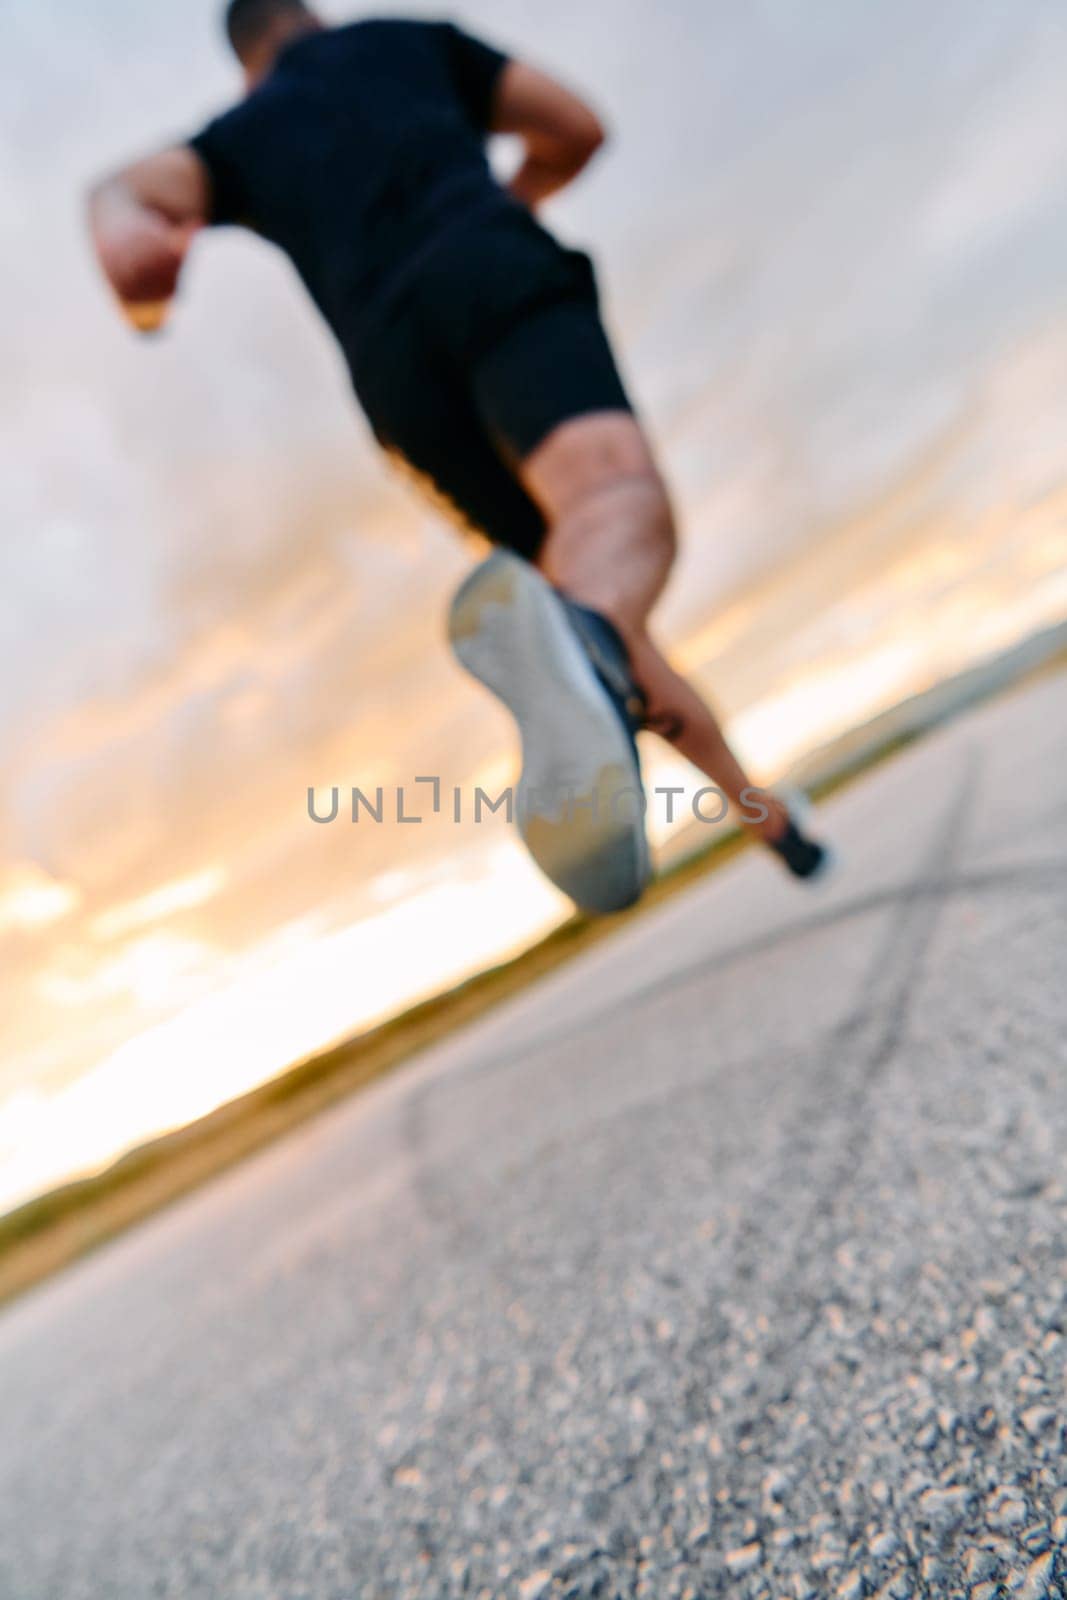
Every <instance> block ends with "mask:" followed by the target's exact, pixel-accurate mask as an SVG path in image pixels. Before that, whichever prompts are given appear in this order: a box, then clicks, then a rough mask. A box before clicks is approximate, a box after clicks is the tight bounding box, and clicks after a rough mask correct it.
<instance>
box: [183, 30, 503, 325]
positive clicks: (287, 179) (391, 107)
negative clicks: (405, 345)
mask: <svg viewBox="0 0 1067 1600" xmlns="http://www.w3.org/2000/svg"><path fill="white" fill-rule="evenodd" d="M506 62H507V57H506V56H504V55H502V54H501V53H500V52H499V51H498V50H494V49H492V48H491V47H490V46H489V45H486V44H483V43H481V42H480V41H479V40H476V39H472V38H471V37H469V35H467V34H465V33H463V32H462V31H461V30H460V29H459V28H457V27H455V26H454V25H453V24H451V23H448V22H431V23H427V22H409V21H365V22H357V23H353V24H351V25H350V26H348V27H343V28H331V29H326V30H324V31H322V32H316V33H309V34H305V35H302V36H301V37H300V38H298V39H297V40H296V41H294V43H293V44H291V45H289V46H288V47H287V48H286V49H285V50H283V52H282V54H281V55H280V56H279V58H278V61H277V64H276V66H275V67H274V70H273V71H272V72H271V74H270V76H269V77H268V78H267V79H266V80H265V81H264V82H263V83H262V84H261V85H260V87H259V88H257V89H256V90H255V92H254V93H253V94H251V95H250V96H249V97H248V99H246V100H244V101H242V102H241V103H240V104H239V105H237V106H235V107H234V108H233V110H232V111H227V112H226V113H225V114H224V115H223V116H221V117H219V118H217V119H216V120H215V121H214V122H212V123H210V124H209V125H208V127H206V128H205V129H204V130H203V132H202V133H200V134H198V135H197V136H196V137H195V138H194V139H192V140H190V144H191V146H192V148H193V149H194V150H195V151H196V152H197V154H198V155H199V156H200V157H201V159H202V160H203V161H204V162H205V164H206V165H207V167H208V170H209V171H210V173H211V178H212V184H213V213H212V218H211V220H212V221H213V222H215V223H219V224H226V223H240V224H242V225H243V226H245V227H249V228H252V229H254V230H255V231H256V232H257V233H260V234H262V235H263V236H264V237H265V238H267V239H270V240H272V241H273V243H275V244H277V245H279V246H280V247H281V248H282V249H283V250H284V251H285V252H286V254H287V255H289V256H290V257H291V259H292V261H293V262H294V264H295V265H296V268H297V270H298V271H299V273H300V275H301V277H302V278H303V280H304V282H305V283H306V285H307V287H308V289H309V290H310V292H311V294H312V296H313V297H314V299H315V301H316V303H317V304H318V306H319V307H320V309H321V310H322V312H323V314H324V315H325V317H326V318H327V320H328V321H329V322H330V324H331V325H332V327H333V328H334V329H335V331H336V332H337V333H338V335H339V336H340V337H341V339H342V341H343V342H344V343H345V344H347V345H350V344H351V343H352V342H354V341H356V340H358V338H359V334H360V330H361V327H362V326H365V325H366V324H367V322H368V321H369V320H371V319H373V317H374V315H375V314H376V312H378V311H380V309H381V306H382V304H383V301H384V300H386V299H388V298H389V296H390V293H391V291H395V289H396V288H397V287H398V286H399V285H400V284H401V283H402V282H403V281H404V280H405V279H406V278H407V277H408V276H409V275H410V274H411V271H412V269H413V266H414V265H415V264H416V263H417V261H418V259H419V256H420V254H421V253H423V252H424V251H425V250H426V249H427V246H428V245H430V244H432V241H433V240H434V238H435V237H436V236H437V235H438V234H439V233H440V232H441V231H442V230H443V229H445V228H446V226H447V225H448V223H449V222H450V221H451V220H452V219H454V218H455V217H456V216H457V215H462V214H464V213H465V212H466V211H467V210H468V209H472V208H477V207H480V206H482V205H493V204H497V203H499V204H500V205H509V204H510V202H509V200H508V199H507V197H506V195H505V193H504V191H503V190H502V189H501V188H500V187H499V186H498V185H497V184H496V181H495V179H494V178H493V176H492V173H491V171H490V168H489V164H488V160H487V157H486V151H485V141H486V130H487V126H488V122H489V116H490V105H491V101H492V95H493V89H494V86H495V84H496V81H497V79H498V77H499V75H500V73H501V71H502V69H503V67H504V66H505V64H506Z"/></svg>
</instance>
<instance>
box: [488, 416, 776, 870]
mask: <svg viewBox="0 0 1067 1600" xmlns="http://www.w3.org/2000/svg"><path fill="white" fill-rule="evenodd" d="M520 475H521V477H522V480H523V482H524V484H525V485H526V488H527V490H528V491H529V492H530V494H531V495H532V496H533V497H534V499H535V500H536V501H537V502H538V504H539V505H540V506H541V507H542V509H543V511H544V513H545V516H546V519H547V521H548V527H549V531H548V536H547V538H546V540H545V543H544V546H543V548H542V552H541V556H540V559H539V565H540V567H541V570H542V571H543V572H544V574H545V576H546V577H547V578H548V580H549V582H550V583H552V584H554V585H555V586H556V588H558V589H560V590H562V591H563V592H564V593H565V594H567V595H568V596H570V598H572V599H574V600H577V601H580V602H581V603H582V604H583V605H587V606H591V607H592V608H593V609H594V610H596V611H599V612H601V613H602V614H603V615H604V616H606V617H608V618H609V619H610V620H611V621H612V622H613V623H614V624H615V626H616V627H617V628H618V630H619V632H620V633H621V634H622V636H623V638H624V640H625V642H626V645H627V648H628V649H629V652H630V660H631V665H632V667H633V672H634V677H635V679H636V680H637V683H638V685H639V686H640V688H641V689H642V691H643V692H644V694H645V696H646V697H647V700H648V710H649V721H650V723H651V725H653V726H654V727H655V728H656V729H657V731H659V730H662V732H663V735H664V737H665V738H667V739H668V740H669V741H670V743H671V744H673V745H674V747H675V749H677V750H678V751H679V752H680V753H681V754H682V755H683V756H685V758H686V759H687V760H688V761H691V762H692V763H693V764H694V766H696V767H698V768H699V769H700V770H701V771H702V772H704V773H706V774H707V776H708V777H709V778H710V779H711V780H712V782H713V783H714V784H716V785H717V786H718V787H719V788H720V789H721V790H722V791H723V792H724V793H725V794H726V795H727V796H728V797H729V799H730V800H731V801H733V802H734V804H735V806H737V807H738V808H739V810H741V817H742V821H743V822H745V823H746V825H747V826H749V827H750V828H752V829H753V831H754V832H756V833H758V834H759V836H760V837H761V838H763V839H764V840H765V841H767V842H772V841H774V840H777V839H779V838H780V837H781V836H782V834H783V833H784V831H785V828H786V825H787V822H788V814H787V812H786V810H785V807H784V806H783V805H782V804H781V803H780V801H778V800H776V799H775V798H774V797H773V796H771V795H768V794H765V793H764V792H762V791H761V792H760V798H761V801H762V804H763V806H764V807H765V809H766V811H767V813H768V815H767V817H766V820H763V821H757V820H756V819H755V817H754V816H753V814H752V813H753V810H754V808H753V807H752V806H751V805H750V806H749V807H748V811H747V813H746V812H745V810H744V809H743V808H744V805H745V801H744V798H743V797H744V795H745V792H746V791H748V792H749V795H750V796H751V792H752V791H753V790H754V789H755V787H756V786H755V785H754V784H753V783H752V781H751V779H750V778H749V777H748V775H747V774H746V773H745V771H744V769H743V768H742V767H741V765H740V763H739V762H738V760H737V758H736V756H735V755H734V754H733V751H732V750H731V749H730V747H729V745H728V744H727V742H726V739H725V737H724V736H723V732H722V729H721V728H720V727H719V724H718V722H717V721H716V719H715V716H714V714H713V713H712V711H711V709H710V707H709V706H708V705H707V704H706V703H705V701H704V700H703V699H702V698H701V697H700V695H698V694H697V692H696V690H695V689H693V688H692V686H691V685H690V684H688V683H687V682H686V681H685V679H684V678H682V677H680V676H679V674H678V673H677V672H675V671H674V669H673V667H671V666H670V664H669V663H668V662H667V661H666V660H665V659H664V657H663V655H662V654H661V653H660V651H659V650H658V649H657V647H656V645H655V644H654V643H653V641H652V638H651V637H650V635H649V631H648V619H649V615H650V613H651V611H652V609H653V607H654V606H655V604H656V601H657V600H658V599H659V597H660V595H661V594H662V592H663V588H664V585H665V584H666V581H667V577H668V575H669V573H670V569H671V566H672V564H673V562H674V558H675V553H676V549H677V539H676V534H675V525H674V515H673V511H672V509H671V503H670V498H669V495H668V493H667V490H666V487H665V485H664V482H663V479H662V477H661V475H660V473H659V470H658V468H657V466H656V463H655V460H654V458H653V455H652V452H651V450H650V448H649V445H648V442H647V441H646V439H645V436H644V434H643V433H642V431H641V428H640V425H639V424H638V422H637V421H636V420H635V418H634V417H632V416H631V415H630V414H629V413H628V412H623V411H617V412H616V411H611V412H598V413H596V414H595V415H592V416H586V417H580V418H577V419H576V420H575V421H573V422H567V423H564V424H563V425H562V426H561V427H559V428H557V429H555V430H554V432H552V433H551V434H550V435H549V437H548V438H547V439H546V440H545V441H544V442H543V443H542V444H541V445H539V446H538V448H537V449H536V450H535V451H534V452H533V454H532V455H530V456H529V457H528V458H527V459H526V461H524V462H523V463H522V465H521V467H520Z"/></svg>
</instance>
